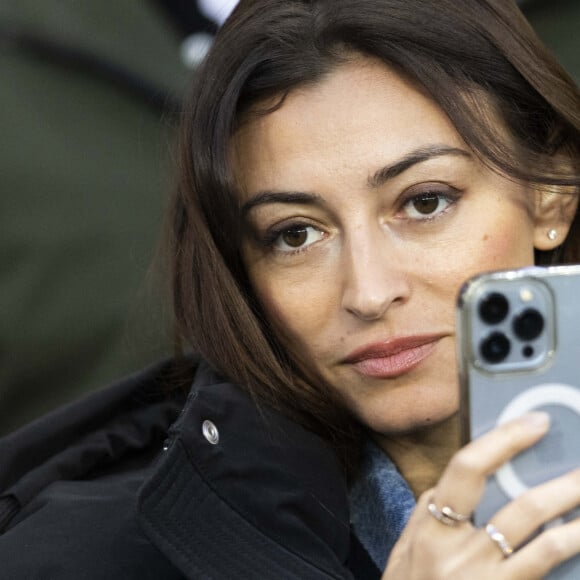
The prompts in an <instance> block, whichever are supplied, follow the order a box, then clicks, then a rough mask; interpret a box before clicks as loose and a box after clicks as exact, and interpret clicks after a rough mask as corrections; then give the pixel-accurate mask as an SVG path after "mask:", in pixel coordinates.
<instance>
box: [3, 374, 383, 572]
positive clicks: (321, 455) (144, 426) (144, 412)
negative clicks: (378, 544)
mask: <svg viewBox="0 0 580 580" xmlns="http://www.w3.org/2000/svg"><path fill="white" fill-rule="evenodd" d="M168 368H169V367H168V364H161V365H157V366H156V367H153V368H151V369H149V370H147V371H145V372H144V373H141V374H139V375H136V376H133V377H131V378H130V379H128V380H125V381H123V382H121V383H118V384H116V385H113V386H112V387H110V388H108V389H105V390H103V391H100V392H97V393H95V394H93V395H91V396H89V397H87V398H85V399H83V400H81V401H79V402H76V403H73V404H72V405H69V406H68V407H65V408H63V409H60V410H57V411H56V412H54V413H52V414H51V415H48V416H46V417H44V418H42V419H40V420H38V421H36V422H34V423H32V424H30V425H29V426H27V427H25V428H23V429H21V430H20V431H17V432H15V433H14V434H12V435H9V436H7V437H5V438H4V439H1V440H0V534H1V535H0V578H2V579H3V580H12V579H14V580H24V579H26V580H28V579H30V580H32V579H39V580H40V579H56V580H60V579H71V580H72V579H74V580H81V579H91V580H96V579H103V580H105V579H106V580H114V579H117V578H118V579H124V580H127V579H139V580H146V579H153V578H155V579H167V580H170V579H173V578H175V579H178V578H180V579H182V578H195V579H217V580H222V579H223V580H226V579H228V580H229V579H232V580H233V579H236V580H238V579H239V580H242V579H243V580H251V579H270V578H271V579H276V580H284V579H307V580H308V579H312V580H315V579H321V580H322V579H330V578H336V579H338V578H340V579H343V578H364V579H369V580H372V579H374V578H379V577H380V573H379V572H378V570H376V568H375V567H374V566H373V564H372V563H371V562H370V559H369V558H368V555H367V554H366V552H365V551H364V549H363V548H362V547H361V546H360V544H359V543H358V541H357V539H356V538H355V537H354V536H353V535H352V533H351V530H350V526H349V511H348V498H347V490H346V485H345V481H344V477H343V476H342V474H341V471H340V468H339V465H338V463H337V461H336V458H335V456H334V454H333V453H332V451H331V450H330V449H329V448H328V447H327V446H326V445H325V443H324V442H323V441H322V440H320V439H319V438H318V437H317V436H315V435H313V434H312V433H310V432H308V431H306V430H304V429H302V428H301V427H299V426H297V425H296V424H294V423H293V422H291V421H289V420H288V419H286V418H284V417H282V416H281V415H279V414H277V413H274V412H272V411H270V410H268V409H264V408H258V407H256V405H255V404H254V403H253V402H252V400H251V399H250V398H249V397H248V396H247V395H246V394H245V392H244V391H243V390H242V389H240V388H239V387H237V386H235V385H232V384H231V383H228V382H223V381H221V380H220V379H219V377H217V376H216V375H215V374H214V373H213V372H212V371H211V370H210V369H209V368H208V367H207V365H205V364H201V365H200V366H199V368H198V370H197V374H196V378H195V381H194V384H193V387H192V389H191V391H190V393H189V395H188V396H187V398H186V397H185V395H183V394H181V395H180V394H179V393H173V394H172V395H168V394H167V392H166V390H165V389H164V386H163V385H164V381H165V380H166V376H167V371H168Z"/></svg>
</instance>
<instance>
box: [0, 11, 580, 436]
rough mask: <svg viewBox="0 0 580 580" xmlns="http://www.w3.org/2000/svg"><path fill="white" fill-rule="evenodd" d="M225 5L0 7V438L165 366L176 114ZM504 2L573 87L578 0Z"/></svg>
mask: <svg viewBox="0 0 580 580" xmlns="http://www.w3.org/2000/svg"><path fill="white" fill-rule="evenodd" d="M235 3H236V0H114V1H113V0H17V1H15V0H0V184H1V185H0V187H1V197H0V200H1V201H0V299H1V303H0V434H2V433H6V432H8V431H11V430H13V429H14V428H16V427H18V426H19V425H21V424H23V423H24V422H26V421H29V420H30V419H32V418H34V417H36V416H38V415H40V414H42V413H44V412H46V411H48V410H50V409H52V408H54V407H55V406H57V405H60V404H62V403H64V402H66V401H69V400H71V399H73V398H75V397H78V396H80V395H82V394H83V393H86V392H88V391H90V390H93V389H95V388H97V387H99V386H102V385H104V384H106V383H108V382H111V381H113V380H115V379H117V378H119V377H121V376H123V375H126V374H128V373H130V372H133V371H135V370H137V369H139V368H141V367H143V366H145V365H147V364H149V363H151V362H153V361H155V360H156V359H158V358H160V357H162V356H166V355H169V354H171V328H170V317H169V316H168V314H167V313H165V312H164V308H166V307H167V306H166V305H165V303H166V299H165V298H164V297H163V294H162V293H161V292H160V291H159V290H157V288H159V287H160V286H162V284H160V281H159V280H158V279H156V278H155V276H154V275H152V274H151V262H152V259H153V257H154V254H155V251H156V246H157V240H158V235H159V229H160V227H161V223H162V217H163V210H164V206H165V204H166V198H167V191H168V190H169V189H170V188H171V187H172V180H171V175H172V164H173V160H172V158H171V148H172V143H173V140H174V137H175V125H176V120H177V115H176V113H177V111H178V110H179V106H180V102H181V101H182V99H183V97H184V95H185V94H186V93H187V86H188V82H189V79H190V78H191V76H192V74H194V71H195V68H196V67H197V66H198V65H199V62H200V61H201V60H202V59H203V57H204V55H205V53H206V51H207V49H208V48H209V46H210V45H211V42H212V38H213V36H214V35H215V33H216V31H217V29H218V27H219V25H220V24H221V23H222V22H223V20H224V19H225V18H226V17H227V15H228V14H229V13H230V11H231V10H232V8H233V7H234V5H235ZM520 5H521V8H522V10H523V11H524V12H525V13H526V15H527V16H528V17H529V19H530V21H531V22H532V24H533V26H534V27H535V28H536V30H537V31H538V33H539V35H540V36H541V37H542V38H543V39H544V41H545V42H546V43H547V44H548V46H549V47H551V49H552V50H553V51H554V52H555V53H556V54H557V56H558V57H559V59H560V61H561V62H562V63H563V64H564V66H565V67H566V68H567V69H568V71H569V72H570V73H571V74H572V75H573V76H574V77H575V78H576V80H577V81H579V80H580V50H579V48H580V41H579V40H578V34H577V29H578V28H579V26H580V0H527V1H526V0H523V1H522V2H520ZM161 282H162V281H161ZM164 305H165V306H164Z"/></svg>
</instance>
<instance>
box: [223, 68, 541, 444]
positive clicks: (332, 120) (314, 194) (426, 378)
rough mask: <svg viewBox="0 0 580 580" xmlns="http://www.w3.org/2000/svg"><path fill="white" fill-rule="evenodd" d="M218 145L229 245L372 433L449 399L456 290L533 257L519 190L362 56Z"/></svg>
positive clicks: (529, 199) (445, 412)
mask: <svg viewBox="0 0 580 580" xmlns="http://www.w3.org/2000/svg"><path fill="white" fill-rule="evenodd" d="M234 150H235V169H236V176H237V178H238V180H239V183H240V186H241V188H242V190H243V193H242V204H243V207H244V215H245V220H246V224H247V233H246V235H245V239H244V245H243V253H244V259H245V262H246V266H247V269H248V272H249V276H250V279H251V282H252V284H253V286H254V288H255V291H256V293H257V295H258V297H259V299H260V301H261V303H262V304H263V306H264V308H265V310H266V312H267V314H268V315H269V317H270V319H271V320H273V321H274V324H275V325H277V326H278V327H280V328H282V329H284V331H285V333H286V334H287V335H288V336H289V337H290V339H291V340H292V341H293V342H294V344H295V345H296V348H297V349H298V351H299V352H300V353H301V354H302V355H303V356H304V357H305V358H306V360H308V361H311V362H312V364H313V365H314V366H315V368H316V369H317V370H318V372H319V373H320V374H321V375H322V376H323V377H324V378H325V379H326V380H327V381H328V382H329V383H330V384H331V385H333V386H334V387H335V388H336V389H337V390H338V391H340V392H341V393H342V395H343V396H344V397H345V399H346V401H347V403H348V405H349V406H350V408H351V409H352V410H353V411H354V413H355V414H356V415H357V416H358V417H359V418H360V419H361V420H362V421H363V423H365V424H366V425H367V426H368V427H370V428H371V429H372V430H374V431H376V432H378V433H385V434H387V433H397V432H406V431H410V430H414V429H418V428H421V427H424V426H427V425H429V424H433V423H436V422H439V421H442V420H444V419H446V418H448V417H450V416H451V415H452V414H453V413H455V411H456V410H457V408H458V389H457V378H456V365H455V339H456V335H455V326H454V306H455V297H456V295H457V291H458V289H459V287H460V285H461V284H462V282H464V281H465V280H466V278H468V277H469V276H471V275H472V274H475V273H477V272H481V271H485V270H494V269H500V268H510V267H518V266H524V265H528V264H532V263H533V239H534V230H535V218H534V207H535V204H534V199H533V195H532V194H531V193H530V191H528V190H527V189H526V187H525V186H524V185H521V184H518V183H515V182H513V181H510V180H507V179H505V178H503V177H501V176H500V175H498V174H497V173H494V172H492V171H490V170H489V169H487V168H485V167H484V166H483V165H482V164H481V163H480V162H478V160H477V159H476V158H475V156H474V155H473V154H472V153H471V151H470V150H469V149H468V147H467V146H466V145H465V143H463V142H462V140H461V138H460V136H459V135H458V133H457V131H456V130H455V128H454V127H453V125H452V124H451V123H450V121H449V120H448V119H447V117H446V116H445V115H444V114H443V113H442V111H441V110H440V109H439V108H438V107H437V106H436V105H435V104H434V103H433V102H432V101H431V100H430V99H429V98H427V97H426V96H425V95H424V94H422V93H421V92H419V91H418V90H416V89H415V88H414V87H413V86H412V85H411V84H409V83H408V82H407V81H405V80H404V79H402V78H401V77H400V76H398V75H397V74H395V73H394V72H393V71H392V70H390V69H388V68H386V67H385V66H384V65H383V64H381V63H378V62H376V61H374V60H370V59H363V58H360V59H358V60H356V61H353V62H351V63H349V64H346V65H343V66H342V67H340V68H339V69H337V70H336V71H335V72H334V73H332V74H331V75H330V76H328V77H326V79H325V80H323V81H322V82H321V83H319V84H318V85H316V86H312V87H308V88H304V89H300V90H296V91H295V92H292V93H291V94H290V95H289V96H288V98H287V99H286V100H285V101H284V104H283V106H282V107H281V108H280V109H279V110H277V111H275V112H273V113H271V114H268V115H266V116H264V117H255V118H252V119H251V120H250V121H248V122H247V123H246V124H245V125H244V126H243V127H242V129H241V130H240V131H239V133H238V134H237V135H236V138H235V143H234Z"/></svg>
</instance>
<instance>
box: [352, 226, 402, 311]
mask: <svg viewBox="0 0 580 580" xmlns="http://www.w3.org/2000/svg"><path fill="white" fill-rule="evenodd" d="M397 246H398V244H394V243H392V242H390V241H389V240H388V234H385V233H384V232H380V231H379V232H375V233H374V234H372V235H371V234H370V233H361V232H358V233H357V234H356V235H354V236H353V237H352V238H351V239H350V241H349V242H348V243H347V244H346V247H345V248H343V250H344V260H343V292H342V307H343V309H344V310H346V311H347V312H349V313H350V314H352V315H354V316H355V317H357V318H359V319H360V320H365V321H372V320H379V319H380V318H382V317H383V316H384V315H385V314H386V313H387V311H388V310H389V308H391V307H392V306H394V305H395V304H404V303H405V302H406V301H407V300H408V298H409V296H410V291H411V288H410V281H409V277H408V270H407V268H408V257H407V260H405V255H404V252H403V251H402V249H401V248H400V247H397Z"/></svg>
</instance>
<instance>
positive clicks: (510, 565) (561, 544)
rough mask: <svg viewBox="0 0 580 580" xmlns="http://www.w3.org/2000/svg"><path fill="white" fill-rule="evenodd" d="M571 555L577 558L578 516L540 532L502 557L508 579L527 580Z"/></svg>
mask: <svg viewBox="0 0 580 580" xmlns="http://www.w3.org/2000/svg"><path fill="white" fill-rule="evenodd" d="M573 557H577V558H580V519H576V520H573V521H572V522H569V523H567V524H564V525H562V526H557V527H554V528H550V529H548V530H546V531H545V532H542V533H541V534H540V535H539V536H537V537H536V538H534V539H533V540H532V541H531V542H530V543H529V544H526V545H525V546H524V547H523V548H521V549H520V550H518V551H517V552H515V553H514V555H513V556H511V557H510V558H508V559H507V560H505V563H504V567H505V571H506V575H507V577H508V578H514V579H518V580H519V579H521V580H524V579H525V580H531V579H535V578H543V577H544V576H546V575H547V574H548V572H550V570H553V569H554V568H555V567H556V566H558V565H559V564H561V563H562V562H564V561H566V560H569V559H570V558H573ZM578 568H579V569H580V561H579V562H578Z"/></svg>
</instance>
